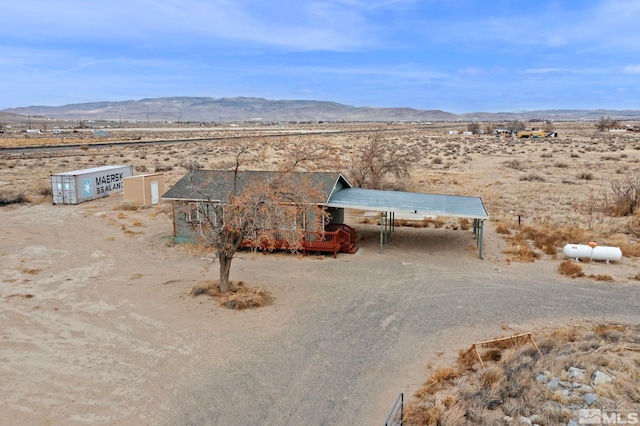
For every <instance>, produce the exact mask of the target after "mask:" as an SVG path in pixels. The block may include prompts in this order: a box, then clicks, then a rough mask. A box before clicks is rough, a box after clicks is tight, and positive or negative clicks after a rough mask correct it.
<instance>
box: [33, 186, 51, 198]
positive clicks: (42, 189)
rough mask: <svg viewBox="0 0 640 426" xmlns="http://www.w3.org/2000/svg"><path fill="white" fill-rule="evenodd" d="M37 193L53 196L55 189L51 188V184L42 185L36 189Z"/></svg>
mask: <svg viewBox="0 0 640 426" xmlns="http://www.w3.org/2000/svg"><path fill="white" fill-rule="evenodd" d="M36 194H38V195H41V196H43V197H50V196H52V195H53V190H52V189H51V185H42V186H41V187H40V188H38V189H37V190H36Z"/></svg>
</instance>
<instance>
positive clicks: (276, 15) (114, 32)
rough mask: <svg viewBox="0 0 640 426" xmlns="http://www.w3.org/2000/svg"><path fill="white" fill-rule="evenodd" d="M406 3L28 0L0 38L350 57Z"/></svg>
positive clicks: (11, 10)
mask: <svg viewBox="0 0 640 426" xmlns="http://www.w3.org/2000/svg"><path fill="white" fill-rule="evenodd" d="M401 4H406V2H403V1H399V2H398V1H396V2H376V3H373V4H369V3H367V2H358V1H340V0H334V1H323V2H304V1H290V0H288V1H275V2H268V3H266V2H261V1H257V0H245V1H228V0H208V1H204V0H128V1H110V2H86V1H84V0H58V1H55V2H52V1H48V0H46V1H45V0H25V1H22V2H10V4H9V5H8V7H3V9H4V10H3V12H4V13H5V14H6V15H7V16H21V17H23V18H22V19H16V20H6V21H5V22H3V28H4V29H0V35H2V34H4V35H6V36H9V35H12V37H14V38H16V37H17V38H25V39H30V40H36V39H42V38H51V39H54V40H55V39H64V40H67V41H69V40H70V39H71V40H72V41H74V42H77V43H82V42H84V41H86V40H101V39H110V40H118V39H119V40H121V41H130V42H133V43H138V42H139V40H145V41H147V42H149V41H150V40H154V39H155V38H158V37H159V38H160V40H159V43H158V44H164V43H168V44H169V45H170V44H172V43H175V44H180V43H181V42H182V40H183V39H184V38H185V37H186V38H193V37H198V38H200V39H199V40H198V41H199V42H200V43H203V44H206V43H204V42H205V41H206V40H207V37H208V38H209V40H208V41H209V42H210V43H211V44H212V45H215V44H216V43H217V42H222V41H224V40H227V41H234V40H235V41H238V42H250V43H253V44H255V45H259V46H260V45H262V46H275V47H278V48H284V49H290V50H301V51H307V50H333V51H348V50H357V49H361V48H363V47H366V46H370V45H371V44H372V43H373V42H375V40H376V37H377V36H376V33H377V31H376V26H377V25H378V24H376V23H375V22H373V21H372V20H369V19H368V18H367V13H368V11H370V10H371V8H376V9H384V8H392V7H400V5H401Z"/></svg>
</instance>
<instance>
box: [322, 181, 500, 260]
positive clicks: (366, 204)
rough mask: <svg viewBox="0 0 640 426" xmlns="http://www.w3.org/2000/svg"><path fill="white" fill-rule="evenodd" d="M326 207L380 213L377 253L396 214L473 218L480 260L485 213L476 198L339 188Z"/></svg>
mask: <svg viewBox="0 0 640 426" xmlns="http://www.w3.org/2000/svg"><path fill="white" fill-rule="evenodd" d="M326 206H327V207H334V208H344V209H359V210H369V211H376V212H380V251H382V245H383V244H384V243H385V242H386V241H387V239H388V235H389V232H390V231H391V229H392V228H393V226H394V215H395V213H396V212H402V213H412V214H418V215H422V216H447V217H459V218H468V219H473V234H474V236H475V237H476V245H477V247H478V257H479V258H480V259H482V233H483V228H484V221H485V220H487V219H489V213H488V212H487V209H486V208H485V206H484V203H483V202H482V198H480V197H467V196H461V195H439V194H423V193H419V192H402V191H382V190H377V189H363V188H343V189H341V190H339V191H337V192H335V193H333V194H332V195H331V196H330V197H329V200H328V201H327V203H326Z"/></svg>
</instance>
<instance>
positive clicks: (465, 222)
mask: <svg viewBox="0 0 640 426" xmlns="http://www.w3.org/2000/svg"><path fill="white" fill-rule="evenodd" d="M471 226H472V223H471V221H470V220H469V219H467V218H462V219H460V229H462V230H463V231H468V230H469V229H471Z"/></svg>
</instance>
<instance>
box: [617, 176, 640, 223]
mask: <svg viewBox="0 0 640 426" xmlns="http://www.w3.org/2000/svg"><path fill="white" fill-rule="evenodd" d="M611 192H612V193H613V200H612V202H613V205H612V214H613V215H614V216H631V215H633V214H634V213H635V212H636V210H637V208H638V205H639V203H640V175H638V174H632V175H628V176H626V177H625V178H624V179H622V180H616V181H613V182H611Z"/></svg>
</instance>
